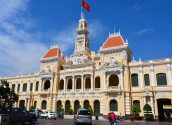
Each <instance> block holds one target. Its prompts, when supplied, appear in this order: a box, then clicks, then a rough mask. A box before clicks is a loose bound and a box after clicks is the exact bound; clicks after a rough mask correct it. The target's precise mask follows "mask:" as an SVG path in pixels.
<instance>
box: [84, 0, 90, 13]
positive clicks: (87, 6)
mask: <svg viewBox="0 0 172 125" xmlns="http://www.w3.org/2000/svg"><path fill="white" fill-rule="evenodd" d="M82 6H83V7H84V8H85V9H86V10H87V11H88V12H89V11H90V5H88V4H87V3H86V2H85V1H84V0H82Z"/></svg>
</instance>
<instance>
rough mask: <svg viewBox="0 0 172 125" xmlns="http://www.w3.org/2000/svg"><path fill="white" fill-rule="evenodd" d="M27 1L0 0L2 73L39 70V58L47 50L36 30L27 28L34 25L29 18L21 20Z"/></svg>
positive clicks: (11, 73)
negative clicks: (33, 31)
mask: <svg viewBox="0 0 172 125" xmlns="http://www.w3.org/2000/svg"><path fill="white" fill-rule="evenodd" d="M28 4H29V1H28V0H1V1H0V8H1V11H0V23H1V25H0V57H1V58H0V75H16V74H22V73H33V72H35V71H38V69H39V65H40V64H39V60H40V57H41V56H42V55H43V53H45V52H46V50H47V48H46V47H45V45H44V44H42V43H41V42H40V41H41V40H40V39H39V38H40V36H39V35H38V34H37V33H36V34H33V33H30V32H27V30H26V29H27V28H30V27H32V23H31V20H30V19H28V20H23V19H22V13H24V12H26V11H27V8H28ZM11 20H12V21H11ZM17 24H21V25H22V27H18V26H17ZM26 26H27V28H26Z"/></svg>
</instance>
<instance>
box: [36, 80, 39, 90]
mask: <svg viewBox="0 0 172 125" xmlns="http://www.w3.org/2000/svg"><path fill="white" fill-rule="evenodd" d="M38 87H39V82H36V91H38Z"/></svg>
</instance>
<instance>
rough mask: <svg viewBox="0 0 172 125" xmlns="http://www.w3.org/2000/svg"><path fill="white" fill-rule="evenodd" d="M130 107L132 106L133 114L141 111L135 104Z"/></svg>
mask: <svg viewBox="0 0 172 125" xmlns="http://www.w3.org/2000/svg"><path fill="white" fill-rule="evenodd" d="M131 108H132V112H133V115H137V116H139V113H140V112H141V110H140V108H139V107H138V106H136V105H133V106H132V107H131Z"/></svg>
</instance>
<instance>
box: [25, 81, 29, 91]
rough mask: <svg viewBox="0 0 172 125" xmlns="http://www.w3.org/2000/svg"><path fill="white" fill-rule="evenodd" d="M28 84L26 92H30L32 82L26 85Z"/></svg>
mask: <svg viewBox="0 0 172 125" xmlns="http://www.w3.org/2000/svg"><path fill="white" fill-rule="evenodd" d="M26 84H27V89H26V92H30V82H28V83H26Z"/></svg>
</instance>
